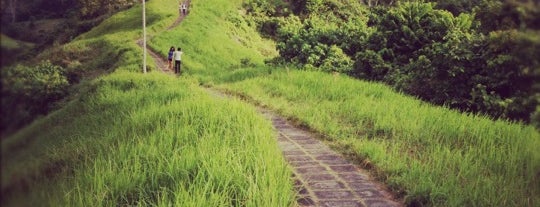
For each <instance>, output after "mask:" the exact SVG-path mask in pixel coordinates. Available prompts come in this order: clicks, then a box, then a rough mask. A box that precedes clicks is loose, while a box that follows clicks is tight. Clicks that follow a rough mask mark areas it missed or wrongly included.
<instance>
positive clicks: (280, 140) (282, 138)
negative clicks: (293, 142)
mask: <svg viewBox="0 0 540 207" xmlns="http://www.w3.org/2000/svg"><path fill="white" fill-rule="evenodd" d="M283 141H289V138H287V137H285V136H283V135H279V136H278V142H283Z"/></svg>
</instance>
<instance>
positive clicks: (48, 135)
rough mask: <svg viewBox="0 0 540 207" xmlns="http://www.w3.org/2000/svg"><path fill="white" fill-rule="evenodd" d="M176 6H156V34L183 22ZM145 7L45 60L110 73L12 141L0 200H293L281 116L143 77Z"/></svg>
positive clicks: (157, 75)
mask: <svg viewBox="0 0 540 207" xmlns="http://www.w3.org/2000/svg"><path fill="white" fill-rule="evenodd" d="M175 2H176V1H173V0H168V1H166V2H162V1H159V2H158V1H149V2H148V4H147V8H148V10H147V12H148V16H149V18H150V21H149V22H150V25H149V34H150V35H156V34H157V33H159V31H161V30H163V29H165V27H167V26H168V25H170V24H171V23H172V22H173V21H174V18H175V16H174V15H176V7H170V6H168V5H171V4H173V5H174V4H175ZM140 12H141V10H140V7H135V8H132V9H130V10H127V11H124V12H120V13H118V14H116V15H114V16H113V17H111V18H110V19H108V20H106V21H104V22H103V23H102V24H101V25H100V26H98V27H96V28H94V29H93V30H91V31H90V32H88V33H86V34H83V35H81V36H80V37H78V38H76V41H75V42H72V43H70V44H67V45H64V46H62V47H60V48H54V49H51V50H48V51H46V52H45V53H43V54H41V55H40V58H43V59H47V58H57V59H58V60H67V61H69V62H70V66H69V67H80V68H81V70H92V71H99V70H107V71H109V72H111V74H109V75H106V76H105V77H102V78H99V79H96V80H93V81H88V82H85V83H84V84H83V85H81V86H79V87H80V88H81V92H79V95H78V96H77V97H76V98H75V99H74V100H73V101H71V102H69V103H67V105H66V106H65V107H63V108H62V109H61V110H58V111H56V112H53V113H51V114H49V115H48V116H46V117H44V118H41V119H38V120H37V121H35V122H34V123H32V124H31V125H30V126H28V127H26V128H24V129H23V130H21V131H19V132H18V133H16V134H14V135H13V136H10V137H8V138H5V139H3V140H2V182H1V183H2V206H125V205H137V206H291V205H293V201H294V196H295V193H294V192H293V190H292V180H291V177H290V176H291V172H290V170H289V168H288V167H287V166H286V164H285V161H284V159H283V158H282V156H281V153H280V151H279V149H278V148H277V144H276V140H275V139H274V137H275V134H274V132H273V130H272V128H271V123H270V122H269V121H267V120H265V119H264V118H263V117H261V116H259V115H257V112H256V111H255V110H254V108H253V107H252V106H250V105H248V104H245V103H243V102H240V101H238V100H221V99H219V98H215V97H212V96H210V95H209V94H207V92H206V91H204V90H202V89H200V88H199V87H198V86H197V85H198V81H196V80H195V79H193V78H189V77H186V78H180V79H178V78H174V77H170V76H167V75H164V74H161V72H151V73H149V74H146V75H143V74H141V73H140V68H141V65H140V63H141V62H142V55H140V54H141V52H142V50H141V49H140V48H139V47H138V46H136V44H135V40H136V39H137V38H139V37H140V35H141V30H140V27H139V26H140V25H139V23H138V22H139V20H138V18H136V17H138V15H140ZM173 17H174V18H173ZM77 62H79V63H77ZM149 64H150V68H153V69H155V64H154V63H153V61H152V60H151V59H149ZM153 71H155V70H153Z"/></svg>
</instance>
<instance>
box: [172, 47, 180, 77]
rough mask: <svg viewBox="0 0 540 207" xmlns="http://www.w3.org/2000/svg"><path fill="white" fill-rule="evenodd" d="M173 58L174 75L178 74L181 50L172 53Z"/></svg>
mask: <svg viewBox="0 0 540 207" xmlns="http://www.w3.org/2000/svg"><path fill="white" fill-rule="evenodd" d="M173 56H174V73H175V74H180V67H181V66H180V65H181V64H182V48H180V47H179V48H178V49H177V50H176V51H174V53H173Z"/></svg>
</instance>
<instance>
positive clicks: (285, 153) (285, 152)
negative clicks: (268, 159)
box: [283, 150, 306, 155]
mask: <svg viewBox="0 0 540 207" xmlns="http://www.w3.org/2000/svg"><path fill="white" fill-rule="evenodd" d="M283 155H306V153H305V152H304V151H302V150H288V151H283Z"/></svg>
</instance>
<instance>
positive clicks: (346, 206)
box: [319, 200, 365, 207]
mask: <svg viewBox="0 0 540 207" xmlns="http://www.w3.org/2000/svg"><path fill="white" fill-rule="evenodd" d="M319 205H320V206H324V207H365V206H364V204H362V202H360V201H354V200H352V201H320V204H319Z"/></svg>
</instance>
